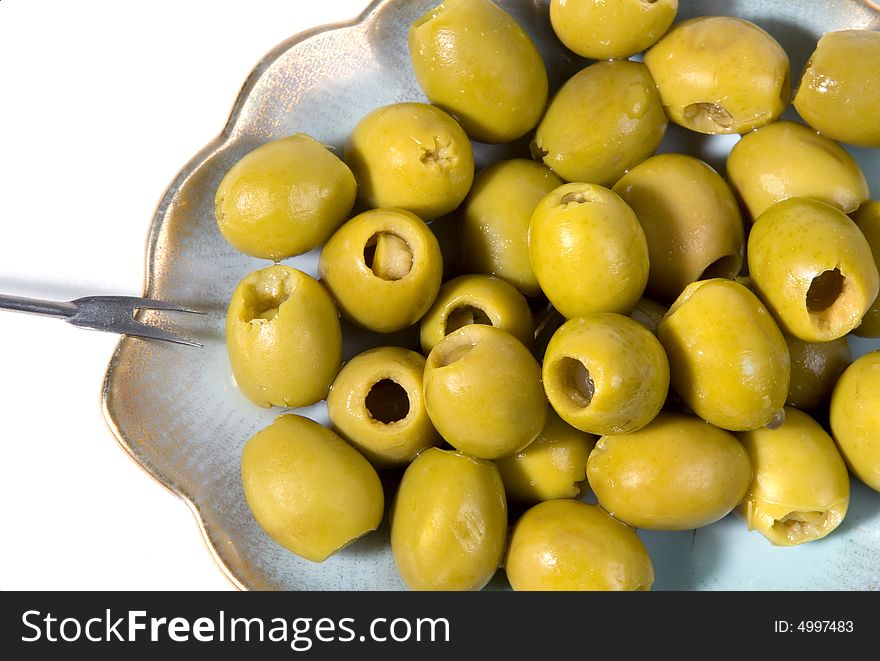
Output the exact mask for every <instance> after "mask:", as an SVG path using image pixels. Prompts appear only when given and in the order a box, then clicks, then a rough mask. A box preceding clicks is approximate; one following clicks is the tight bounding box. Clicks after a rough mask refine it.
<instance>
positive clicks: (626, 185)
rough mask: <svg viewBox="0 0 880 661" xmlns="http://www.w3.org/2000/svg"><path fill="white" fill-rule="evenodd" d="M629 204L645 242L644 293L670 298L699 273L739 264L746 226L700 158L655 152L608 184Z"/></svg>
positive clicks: (722, 274) (728, 272)
mask: <svg viewBox="0 0 880 661" xmlns="http://www.w3.org/2000/svg"><path fill="white" fill-rule="evenodd" d="M612 190H613V191H614V192H615V193H617V194H618V195H620V197H622V198H623V201H624V202H626V203H627V204H628V205H629V206H630V207H631V208H632V210H633V211H634V212H635V214H636V217H637V218H638V219H639V223H640V224H641V226H642V229H643V230H645V238H646V239H647V242H648V256H649V259H650V264H651V268H650V271H649V273H648V287H647V290H648V293H649V294H651V295H653V296H654V297H655V298H658V299H660V300H663V301H674V300H675V299H676V297H677V296H678V295H679V294H680V293H681V292H682V290H684V288H685V287H686V286H687V285H689V284H690V283H692V282H694V281H695V280H700V279H704V278H733V277H734V276H735V275H737V274H738V273H739V271H740V268H741V267H742V262H743V252H744V248H745V232H744V230H743V221H742V217H741V216H740V212H739V206H738V205H737V203H736V199H735V198H734V196H733V193H732V192H731V190H730V188H729V187H728V185H727V184H726V183H725V182H724V180H723V179H722V178H721V177H720V176H719V175H718V173H717V172H715V170H713V169H712V168H711V167H710V166H708V165H707V164H706V163H704V162H703V161H701V160H699V159H696V158H694V157H692V156H686V155H684V154H658V155H657V156H652V157H651V158H649V159H646V160H644V161H642V162H641V163H639V164H638V165H636V166H635V167H634V168H633V169H631V170H630V171H629V172H627V173H626V174H625V175H623V176H622V177H621V178H620V180H619V181H618V182H617V183H616V184H614V188H613V189H612Z"/></svg>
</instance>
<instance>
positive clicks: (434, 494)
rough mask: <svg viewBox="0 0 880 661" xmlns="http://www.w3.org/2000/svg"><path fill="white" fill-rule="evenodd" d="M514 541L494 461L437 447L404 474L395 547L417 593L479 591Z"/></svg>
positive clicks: (394, 516) (395, 513)
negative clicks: (511, 537) (509, 536)
mask: <svg viewBox="0 0 880 661" xmlns="http://www.w3.org/2000/svg"><path fill="white" fill-rule="evenodd" d="M506 541H507V501H506V499H505V497H504V486H503V484H502V483H501V476H500V475H499V474H498V469H497V468H496V467H495V465H494V464H493V463H492V462H491V461H485V460H483V459H476V458H474V457H469V456H467V455H465V454H462V453H460V452H449V451H446V450H438V449H437V448H431V449H428V450H425V451H424V452H422V453H421V454H420V455H419V456H418V457H416V458H415V459H414V460H413V462H412V463H411V464H410V465H409V467H408V468H407V469H406V472H405V473H404V474H403V480H401V482H400V488H399V489H398V491H397V497H396V498H395V500H394V505H393V507H392V510H391V552H392V554H393V556H394V562H395V564H396V565H397V569H398V571H399V572H400V576H401V577H402V578H403V580H404V581H405V582H406V584H407V586H408V587H409V588H410V589H411V590H456V591H460V590H479V589H481V588H482V587H483V586H485V585H486V583H488V582H489V580H490V579H491V578H492V576H493V575H494V574H495V572H496V570H497V569H498V565H499V564H500V563H501V560H502V557H503V554H504V545H505V543H506Z"/></svg>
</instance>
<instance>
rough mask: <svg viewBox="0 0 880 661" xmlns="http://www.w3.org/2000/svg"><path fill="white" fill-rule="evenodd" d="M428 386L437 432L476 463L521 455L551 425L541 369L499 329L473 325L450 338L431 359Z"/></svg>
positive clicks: (427, 397) (429, 406)
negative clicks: (546, 423) (475, 459)
mask: <svg viewBox="0 0 880 661" xmlns="http://www.w3.org/2000/svg"><path fill="white" fill-rule="evenodd" d="M424 380H425V386H424V387H425V405H426V407H427V409H428V415H429V416H430V418H431V422H433V423H434V427H435V428H436V429H437V431H439V432H440V435H441V436H443V438H444V439H446V441H447V442H448V443H449V444H450V445H452V446H453V447H454V448H455V449H457V450H460V451H462V452H466V453H468V454H470V455H473V456H474V457H480V458H482V459H497V458H498V457H503V456H504V455H508V454H513V453H515V452H519V451H520V450H522V449H523V448H524V447H526V446H527V445H528V444H529V443H531V442H532V441H533V440H534V439H535V437H537V435H538V434H539V433H540V431H541V429H543V428H544V423H545V422H546V421H547V400H546V398H545V396H544V389H543V388H542V387H541V368H540V367H539V366H538V363H537V362H536V361H535V359H534V358H533V357H532V355H531V354H530V353H529V350H528V349H526V348H525V346H523V344H522V343H521V342H520V341H519V340H517V339H516V338H515V337H513V335H511V334H510V333H508V332H506V331H503V330H501V329H500V328H494V327H492V326H485V325H482V324H472V325H470V326H464V327H463V328H459V329H458V330H457V331H455V332H454V333H451V334H450V335H447V336H446V337H445V338H444V339H443V340H442V341H441V342H440V343H439V344H437V345H436V346H435V347H434V348H433V349H432V350H431V353H430V354H429V355H428V360H427V363H426V365H425V376H424Z"/></svg>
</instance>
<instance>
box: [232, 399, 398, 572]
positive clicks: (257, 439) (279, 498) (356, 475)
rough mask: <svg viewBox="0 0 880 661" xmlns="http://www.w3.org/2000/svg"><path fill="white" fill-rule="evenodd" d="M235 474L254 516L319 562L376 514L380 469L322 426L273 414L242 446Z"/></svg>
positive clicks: (380, 505)
mask: <svg viewBox="0 0 880 661" xmlns="http://www.w3.org/2000/svg"><path fill="white" fill-rule="evenodd" d="M241 481H242V485H243V487H244V495H245V498H246V499H247V504H248V506H249V507H250V509H251V512H252V513H253V515H254V518H255V519H256V520H257V523H259V524H260V526H261V527H262V528H263V530H265V531H266V532H267V533H268V534H269V536H270V537H272V539H274V540H275V541H276V542H278V543H279V544H281V545H282V546H283V547H285V548H286V549H288V550H290V551H292V552H294V553H296V554H297V555H299V556H301V557H303V558H305V559H306V560H311V561H313V562H322V561H323V560H325V559H327V558H328V557H329V556H331V555H333V554H334V553H336V552H337V551H339V550H340V549H342V548H343V547H345V546H346V545H348V544H350V543H351V542H353V541H355V540H356V539H358V538H359V537H362V536H363V535H365V534H367V533H368V532H370V531H371V530H375V529H376V528H377V527H378V526H379V522H380V521H381V520H382V513H383V511H384V503H385V498H384V494H383V492H382V483H381V482H380V481H379V476H378V475H377V474H376V471H375V470H374V469H373V467H372V466H371V465H370V463H369V462H368V461H367V460H366V459H364V458H363V457H362V456H361V455H360V454H358V452H357V450H355V449H354V448H352V447H351V446H350V445H349V444H348V443H346V442H345V441H343V440H342V439H341V438H339V437H338V436H337V435H336V434H334V433H333V432H332V431H330V430H329V429H327V428H326V427H322V426H321V425H319V424H318V423H317V422H314V421H313V420H310V419H309V418H304V417H302V416H298V415H289V414H288V415H280V416H278V417H277V418H275V421H274V422H273V423H272V424H271V425H269V426H268V427H266V428H265V429H263V430H262V431H260V432H257V433H256V434H255V435H254V437H253V438H251V439H250V440H249V441H248V442H247V443H246V444H245V446H244V450H242V453H241Z"/></svg>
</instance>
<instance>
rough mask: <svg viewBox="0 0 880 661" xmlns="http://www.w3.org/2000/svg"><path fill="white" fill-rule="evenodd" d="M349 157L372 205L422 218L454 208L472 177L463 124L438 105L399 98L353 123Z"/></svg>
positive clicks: (364, 196)
mask: <svg viewBox="0 0 880 661" xmlns="http://www.w3.org/2000/svg"><path fill="white" fill-rule="evenodd" d="M345 162H346V163H348V166H349V167H350V168H351V169H352V172H354V176H355V179H357V182H358V196H359V199H360V201H361V203H362V204H363V206H365V207H368V208H372V209H375V208H400V209H406V210H407V211H411V212H413V213H414V214H416V215H418V216H419V217H420V218H423V219H424V220H433V219H434V218H439V217H440V216H443V215H445V214H447V213H449V212H450V211H453V210H455V209H456V208H457V207H458V205H459V204H461V202H462V200H464V198H465V196H466V195H467V194H468V191H469V190H470V187H471V183H472V182H473V179H474V154H473V150H472V149H471V143H470V141H469V140H468V137H467V135H466V134H465V132H464V130H463V129H462V128H461V126H459V125H458V122H456V121H455V120H454V119H452V117H450V116H449V115H448V114H446V113H445V112H443V111H442V110H440V109H439V108H435V107H434V106H429V105H425V104H423V103H397V104H394V105H390V106H384V107H382V108H378V109H377V110H374V111H373V112H371V113H370V114H369V115H367V116H366V117H364V118H363V119H362V120H361V121H360V122H359V123H358V125H357V126H355V127H354V131H352V133H351V135H350V136H349V138H348V142H347V143H346V145H345Z"/></svg>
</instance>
